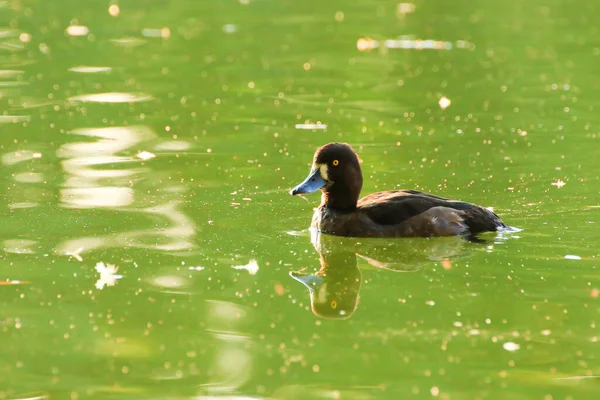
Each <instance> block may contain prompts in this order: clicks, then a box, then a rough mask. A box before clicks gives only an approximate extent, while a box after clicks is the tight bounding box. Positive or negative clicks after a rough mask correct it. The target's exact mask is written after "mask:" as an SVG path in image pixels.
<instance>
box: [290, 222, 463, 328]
mask: <svg viewBox="0 0 600 400" xmlns="http://www.w3.org/2000/svg"><path fill="white" fill-rule="evenodd" d="M311 242H312V244H313V246H314V247H315V250H316V251H317V253H318V254H319V261H320V263H321V268H320V269H319V270H318V271H317V272H315V273H313V274H310V273H306V272H304V271H292V272H290V276H291V277H292V278H293V279H294V280H296V281H298V282H300V283H302V284H303V285H304V286H305V287H306V288H308V291H309V294H310V304H311V309H312V312H313V314H315V315H316V316H317V317H321V318H328V319H347V318H350V317H351V316H352V314H353V313H354V312H355V311H356V308H357V307H358V303H359V299H360V295H359V292H360V286H361V282H362V275H361V271H360V268H359V260H360V263H361V264H365V265H364V268H377V269H384V270H388V271H391V272H415V271H418V270H419V269H420V268H421V267H423V266H425V265H427V264H430V263H432V262H436V261H437V262H442V261H443V260H447V259H449V258H452V259H457V258H461V257H464V256H465V253H466V252H464V249H465V246H467V245H468V244H469V242H468V241H465V240H464V239H462V238H460V237H445V238H431V239H428V240H423V239H406V240H402V241H397V240H382V239H358V238H342V237H339V236H331V235H327V234H321V233H320V232H318V231H316V230H311Z"/></svg>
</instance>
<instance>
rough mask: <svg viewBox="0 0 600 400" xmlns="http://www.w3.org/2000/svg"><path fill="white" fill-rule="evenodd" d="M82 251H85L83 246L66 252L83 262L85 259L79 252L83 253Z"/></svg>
mask: <svg viewBox="0 0 600 400" xmlns="http://www.w3.org/2000/svg"><path fill="white" fill-rule="evenodd" d="M82 251H83V247H80V248H78V249H77V250H75V251H67V252H65V254H66V255H67V256H70V257H73V258H74V259H76V260H77V261H79V262H81V261H83V258H82V257H81V256H80V255H79V253H81V252H82Z"/></svg>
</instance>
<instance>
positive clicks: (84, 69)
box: [69, 65, 112, 74]
mask: <svg viewBox="0 0 600 400" xmlns="http://www.w3.org/2000/svg"><path fill="white" fill-rule="evenodd" d="M69 71H70V72H80V73H83V74H97V73H99V72H110V71H112V68H111V67H88V66H85V65H80V66H78V67H72V68H69Z"/></svg>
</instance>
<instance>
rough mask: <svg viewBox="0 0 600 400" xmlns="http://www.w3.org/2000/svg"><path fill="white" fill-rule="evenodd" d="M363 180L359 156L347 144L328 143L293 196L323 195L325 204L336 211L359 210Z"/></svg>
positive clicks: (321, 149)
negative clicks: (357, 203)
mask: <svg viewBox="0 0 600 400" xmlns="http://www.w3.org/2000/svg"><path fill="white" fill-rule="evenodd" d="M362 184H363V177H362V172H361V170H360V163H359V160H358V156H357V155H356V153H355V152H354V150H353V149H352V147H350V145H348V144H346V143H328V144H326V145H325V146H323V147H320V148H319V149H317V151H316V152H315V156H314V158H313V165H312V168H311V170H310V173H309V174H308V177H307V178H306V179H305V180H304V182H302V183H301V184H299V185H298V186H296V187H295V188H293V189H292V190H291V191H290V194H291V195H297V194H305V193H312V192H314V191H316V190H318V189H321V191H322V192H323V199H322V203H323V204H324V205H326V206H327V207H331V208H336V209H343V210H346V209H350V210H352V209H355V208H356V202H357V201H358V196H359V195H360V190H361V189H362Z"/></svg>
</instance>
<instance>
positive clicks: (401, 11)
mask: <svg viewBox="0 0 600 400" xmlns="http://www.w3.org/2000/svg"><path fill="white" fill-rule="evenodd" d="M414 12H415V5H414V4H413V3H400V4H398V6H397V7H396V15H398V17H400V18H403V17H404V16H406V14H412V13H414Z"/></svg>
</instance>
